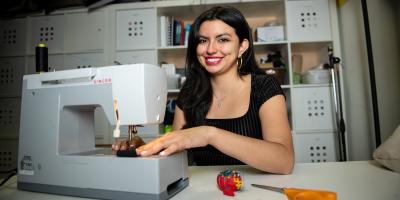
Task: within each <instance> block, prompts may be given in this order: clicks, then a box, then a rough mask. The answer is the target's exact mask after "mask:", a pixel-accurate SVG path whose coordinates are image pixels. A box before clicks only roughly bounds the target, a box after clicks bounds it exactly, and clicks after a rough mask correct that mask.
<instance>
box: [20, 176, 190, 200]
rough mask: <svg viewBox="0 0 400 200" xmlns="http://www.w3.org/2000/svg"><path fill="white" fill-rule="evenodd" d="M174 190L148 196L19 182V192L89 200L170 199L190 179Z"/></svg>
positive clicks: (186, 184) (187, 183)
mask: <svg viewBox="0 0 400 200" xmlns="http://www.w3.org/2000/svg"><path fill="white" fill-rule="evenodd" d="M173 185H174V186H173V188H174V189H173V190H171V191H164V192H162V193H160V194H148V193H139V192H121V191H111V190H100V189H90V188H76V187H64V186H56V185H45V184H35V183H24V182H18V189H19V190H26V191H32V192H45V193H51V194H61V195H69V196H77V197H88V198H98V199H149V200H151V199H157V200H159V199H168V198H170V197H172V196H174V195H175V194H177V193H178V192H180V191H181V190H183V189H184V188H185V187H186V186H188V185H189V179H188V178H186V179H179V180H178V181H176V182H175V183H173Z"/></svg>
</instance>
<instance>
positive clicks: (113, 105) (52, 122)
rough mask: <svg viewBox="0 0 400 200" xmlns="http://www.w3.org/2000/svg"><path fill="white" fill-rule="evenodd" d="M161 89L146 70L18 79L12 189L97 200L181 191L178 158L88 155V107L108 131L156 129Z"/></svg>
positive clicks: (158, 78) (183, 180) (161, 80)
mask: <svg viewBox="0 0 400 200" xmlns="http://www.w3.org/2000/svg"><path fill="white" fill-rule="evenodd" d="M166 88H167V81H166V75H165V72H164V71H163V69H161V68H160V67H157V66H152V65H148V64H135V65H119V66H110V67H101V68H86V69H75V70H65V71H58V72H48V73H43V74H35V75H26V76H24V78H23V89H22V105H21V122H20V124H21V125H20V135H19V138H20V139H19V155H18V160H19V163H18V189H21V190H29V191H38V192H45V193H55V194H65V195H72V196H81V197H91V198H102V199H132V198H134V199H168V198H170V197H172V196H173V195H175V194H176V193H178V192H179V191H181V190H182V189H183V188H185V187H186V186H187V185H188V183H189V182H188V177H187V156H186V152H180V153H175V154H173V155H171V156H167V157H161V156H152V157H146V158H144V157H135V158H126V157H117V156H115V155H113V154H112V151H111V149H110V148H96V147H95V134H94V109H95V108H96V107H102V109H103V110H104V113H105V115H106V116H107V119H108V120H109V122H110V123H111V124H112V125H116V127H118V125H121V126H123V125H144V124H157V123H161V122H162V120H163V118H164V112H165V105H166V98H167V91H166ZM114 132H115V131H114Z"/></svg>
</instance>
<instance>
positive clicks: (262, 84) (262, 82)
mask: <svg viewBox="0 0 400 200" xmlns="http://www.w3.org/2000/svg"><path fill="white" fill-rule="evenodd" d="M251 79H252V81H251V82H252V83H251V87H252V88H255V89H266V88H275V89H280V88H281V85H280V84H279V82H278V80H277V79H276V78H275V77H274V76H272V75H269V74H251Z"/></svg>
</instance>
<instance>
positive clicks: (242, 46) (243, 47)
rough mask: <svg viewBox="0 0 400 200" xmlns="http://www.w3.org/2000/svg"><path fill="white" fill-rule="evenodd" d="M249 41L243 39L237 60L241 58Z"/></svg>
mask: <svg viewBox="0 0 400 200" xmlns="http://www.w3.org/2000/svg"><path fill="white" fill-rule="evenodd" d="M249 45H250V44H249V40H247V39H244V40H243V41H242V43H241V44H240V47H239V55H238V56H239V58H240V57H242V54H243V53H244V52H245V51H246V50H247V49H248V48H249Z"/></svg>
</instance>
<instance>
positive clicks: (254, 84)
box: [113, 7, 294, 174]
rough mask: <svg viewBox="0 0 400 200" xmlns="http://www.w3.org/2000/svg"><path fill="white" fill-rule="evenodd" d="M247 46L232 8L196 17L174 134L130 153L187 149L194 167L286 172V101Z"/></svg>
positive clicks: (289, 158)
mask: <svg viewBox="0 0 400 200" xmlns="http://www.w3.org/2000/svg"><path fill="white" fill-rule="evenodd" d="M252 41H253V39H252V36H251V30H250V28H249V25H248V23H247V21H246V20H245V18H244V17H243V15H242V14H241V13H240V12H239V11H238V10H237V9H235V8H233V7H214V8H212V9H210V10H208V11H206V12H204V13H203V14H201V15H200V16H199V17H198V18H197V19H196V20H195V21H194V23H193V25H192V29H191V32H190V34H189V44H188V51H187V57H186V76H187V79H186V81H185V83H184V85H183V87H182V89H181V92H180V94H179V97H178V99H177V106H176V109H175V116H174V122H173V131H172V132H170V133H168V134H166V135H164V136H163V137H161V138H159V139H157V140H154V141H152V142H150V143H148V144H146V145H143V146H141V147H139V148H137V149H136V151H137V154H138V155H140V156H149V155H154V154H159V155H165V156H167V155H170V154H172V153H174V152H176V151H181V150H184V149H187V150H188V152H189V156H190V157H189V160H190V161H191V163H190V164H193V165H237V164H248V165H250V166H252V167H254V168H257V169H260V170H263V171H267V172H272V173H279V174H288V173H291V171H292V169H293V163H294V156H293V144H292V138H291V133H290V128H289V122H288V118H287V110H286V104H285V97H284V95H283V91H282V89H281V87H280V84H279V83H278V81H277V80H276V79H275V78H274V77H272V76H268V75H266V74H265V73H264V72H263V71H262V70H261V69H260V68H259V67H258V65H257V64H256V61H255V57H254V50H253V42H252ZM113 148H117V149H118V148H126V147H124V146H120V145H118V144H117V145H114V147H113ZM114 150H115V149H114Z"/></svg>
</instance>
